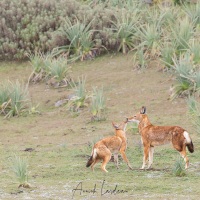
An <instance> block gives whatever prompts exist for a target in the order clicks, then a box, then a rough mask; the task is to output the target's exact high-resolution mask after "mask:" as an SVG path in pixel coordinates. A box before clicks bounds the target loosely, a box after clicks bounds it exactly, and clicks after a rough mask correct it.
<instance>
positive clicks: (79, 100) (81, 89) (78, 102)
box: [67, 76, 89, 112]
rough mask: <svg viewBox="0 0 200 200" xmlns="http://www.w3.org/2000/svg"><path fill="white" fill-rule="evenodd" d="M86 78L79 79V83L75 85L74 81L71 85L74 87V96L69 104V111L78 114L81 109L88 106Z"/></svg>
mask: <svg viewBox="0 0 200 200" xmlns="http://www.w3.org/2000/svg"><path fill="white" fill-rule="evenodd" d="M85 83H86V77H83V76H82V77H81V78H80V77H79V78H78V82H77V83H75V82H74V81H72V82H71V83H70V85H71V87H72V91H73V94H72V95H71V98H70V99H69V101H68V103H67V109H69V110H71V111H73V112H78V111H79V110H80V108H83V107H85V106H87V105H88V104H87V103H86V100H87V99H88V97H89V96H88V95H87V92H86V88H85Z"/></svg>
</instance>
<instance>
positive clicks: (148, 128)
mask: <svg viewBox="0 0 200 200" xmlns="http://www.w3.org/2000/svg"><path fill="white" fill-rule="evenodd" d="M145 112H146V108H144V107H143V108H142V110H141V111H140V112H139V113H137V114H136V115H135V116H134V117H130V118H127V120H128V121H137V122H139V125H138V128H139V132H140V134H141V138H142V141H143V146H144V158H143V166H142V169H143V168H144V166H145V164H146V163H147V161H148V158H149V155H150V152H151V150H152V148H153V147H154V146H159V145H162V144H167V143H170V142H171V143H172V145H173V147H174V148H175V149H176V150H177V151H179V152H180V154H181V156H182V157H183V158H184V160H185V162H186V168H187V167H188V165H189V160H188V158H187V155H186V146H187V148H188V150H189V151H190V152H191V153H192V152H194V146H193V143H192V140H191V141H190V142H189V143H188V142H187V141H186V138H185V137H184V131H185V130H184V129H183V128H181V127H179V126H154V125H152V124H151V122H150V121H149V119H148V116H147V115H146V114H145ZM188 136H189V135H188ZM152 151H153V150H152ZM150 159H151V160H152V162H153V154H152V158H150ZM151 164H152V163H149V166H148V167H150V166H151Z"/></svg>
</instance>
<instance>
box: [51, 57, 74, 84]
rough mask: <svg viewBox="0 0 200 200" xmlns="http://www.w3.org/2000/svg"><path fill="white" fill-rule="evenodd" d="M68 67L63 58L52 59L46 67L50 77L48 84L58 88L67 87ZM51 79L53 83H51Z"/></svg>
mask: <svg viewBox="0 0 200 200" xmlns="http://www.w3.org/2000/svg"><path fill="white" fill-rule="evenodd" d="M69 69H70V68H69V66H68V64H67V60H66V58H64V57H59V58H52V59H51V60H50V62H49V65H48V70H49V75H50V77H51V78H50V81H49V82H50V83H51V85H53V86H54V87H59V86H67V85H68V83H69V80H68V77H67V76H68V73H69ZM52 79H54V80H55V81H54V82H53V81H52Z"/></svg>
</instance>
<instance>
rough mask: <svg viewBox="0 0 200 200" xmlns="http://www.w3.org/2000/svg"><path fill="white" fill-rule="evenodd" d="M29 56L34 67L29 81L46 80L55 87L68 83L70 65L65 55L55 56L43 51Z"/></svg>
mask: <svg viewBox="0 0 200 200" xmlns="http://www.w3.org/2000/svg"><path fill="white" fill-rule="evenodd" d="M28 57H29V59H30V63H31V65H32V67H33V72H32V73H31V75H30V77H29V82H33V83H38V82H40V81H46V82H47V84H49V85H51V86H53V87H55V88H56V87H64V86H67V85H68V83H69V81H70V78H69V77H68V76H69V69H70V67H69V65H68V63H67V61H68V60H67V59H66V58H65V57H63V56H60V57H58V58H55V57H53V56H52V55H51V54H46V55H44V54H42V53H35V54H30V55H29V56H28Z"/></svg>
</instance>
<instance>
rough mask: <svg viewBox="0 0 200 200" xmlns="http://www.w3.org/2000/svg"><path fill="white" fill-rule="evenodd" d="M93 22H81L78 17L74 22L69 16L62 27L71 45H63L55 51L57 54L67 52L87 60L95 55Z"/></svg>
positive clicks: (75, 57) (76, 57)
mask: <svg viewBox="0 0 200 200" xmlns="http://www.w3.org/2000/svg"><path fill="white" fill-rule="evenodd" d="M91 24H92V21H90V23H88V24H86V23H85V22H80V21H79V20H78V19H76V22H75V23H72V22H71V21H70V19H69V18H67V19H66V20H65V22H64V25H63V28H62V29H61V31H62V33H63V34H64V36H66V38H67V40H68V41H69V42H70V44H69V45H66V46H61V47H59V48H58V49H57V51H55V54H57V55H58V54H61V53H65V54H67V55H72V56H74V59H75V60H76V59H80V60H85V59H89V58H92V57H93V50H94V49H95V48H94V42H93V40H92V35H93V32H94V31H93V30H91Z"/></svg>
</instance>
